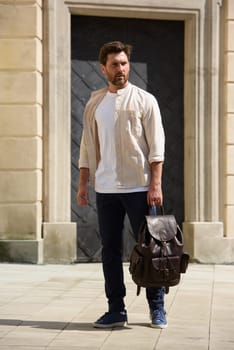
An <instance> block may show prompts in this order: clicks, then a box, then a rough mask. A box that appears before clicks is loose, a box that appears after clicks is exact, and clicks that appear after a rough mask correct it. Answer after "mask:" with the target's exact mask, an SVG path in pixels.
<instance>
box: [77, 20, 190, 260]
mask: <svg viewBox="0 0 234 350" xmlns="http://www.w3.org/2000/svg"><path fill="white" fill-rule="evenodd" d="M71 32H72V38H71V70H72V73H71V81H72V84H71V85H72V86H71V95H72V97H71V106H72V121H71V123H72V130H71V153H72V163H71V174H72V184H71V197H72V203H71V211H72V221H75V222H77V245H78V247H77V248H78V261H100V259H101V243H100V235H99V231H98V223H97V213H96V204H95V193H94V191H93V190H92V188H90V205H89V206H88V207H85V208H84V207H79V206H78V205H77V203H76V191H77V181H78V177H79V170H78V166H77V162H78V158H79V146H80V140H81V133H82V115H83V111H84V107H85V104H86V102H87V100H88V98H89V96H90V93H91V91H93V90H96V89H98V88H101V87H103V86H105V84H106V81H105V79H104V76H103V75H102V73H101V72H100V70H99V63H98V59H97V56H98V50H99V48H100V47H101V46H102V45H103V43H105V42H107V41H113V40H120V41H123V42H126V43H129V44H131V45H133V53H132V58H131V73H130V81H131V82H132V83H133V84H136V85H138V86H139V87H141V88H143V89H146V90H148V91H149V92H151V93H152V94H153V95H154V96H155V97H156V98H157V100H158V103H159V106H160V109H161V114H162V119H163V125H164V129H165V134H166V159H165V163H164V171H163V193H164V208H165V212H166V213H173V214H174V215H175V216H176V218H177V221H178V223H180V224H181V223H182V222H183V218H184V177H183V157H184V146H183V144H184V140H183V138H184V122H183V120H184V118H183V77H184V23H183V22H182V21H156V20H144V19H126V18H110V17H91V16H90V17H89V16H72V20H71ZM133 244H134V239H133V235H132V232H131V227H130V225H129V221H128V219H127V218H126V221H125V229H124V260H128V258H129V254H130V251H131V248H132V245H133Z"/></svg>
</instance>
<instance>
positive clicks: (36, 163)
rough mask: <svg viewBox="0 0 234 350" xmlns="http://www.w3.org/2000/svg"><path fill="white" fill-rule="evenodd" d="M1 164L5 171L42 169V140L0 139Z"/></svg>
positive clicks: (27, 138)
mask: <svg viewBox="0 0 234 350" xmlns="http://www.w3.org/2000/svg"><path fill="white" fill-rule="evenodd" d="M0 164H1V170H3V169H41V168H42V140H41V138H39V137H33V138H29V137H26V138H20V137H14V138H13V137H11V138H5V137H4V138H2V139H0Z"/></svg>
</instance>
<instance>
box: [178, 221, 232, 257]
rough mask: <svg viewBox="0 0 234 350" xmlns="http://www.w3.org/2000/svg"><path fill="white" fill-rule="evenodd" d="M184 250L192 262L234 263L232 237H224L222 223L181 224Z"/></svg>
mask: <svg viewBox="0 0 234 350" xmlns="http://www.w3.org/2000/svg"><path fill="white" fill-rule="evenodd" d="M183 231H184V237H185V242H186V250H187V251H188V252H189V254H190V257H191V259H192V260H195V261H198V262H201V263H211V264H230V263H234V237H229V238H228V237H224V235H223V233H224V232H223V223H222V222H186V223H184V224H183Z"/></svg>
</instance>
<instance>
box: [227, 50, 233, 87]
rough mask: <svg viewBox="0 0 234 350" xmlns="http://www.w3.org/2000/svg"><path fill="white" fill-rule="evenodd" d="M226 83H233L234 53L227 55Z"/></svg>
mask: <svg viewBox="0 0 234 350" xmlns="http://www.w3.org/2000/svg"><path fill="white" fill-rule="evenodd" d="M227 81H228V82H234V53H228V55H227Z"/></svg>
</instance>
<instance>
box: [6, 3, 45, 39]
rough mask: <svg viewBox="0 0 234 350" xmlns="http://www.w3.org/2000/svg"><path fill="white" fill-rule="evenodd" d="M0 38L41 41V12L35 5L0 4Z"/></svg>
mask: <svg viewBox="0 0 234 350" xmlns="http://www.w3.org/2000/svg"><path fill="white" fill-rule="evenodd" d="M0 18H1V25H0V37H5V38H14V37H17V38H19V37H30V38H32V37H38V38H39V39H42V10H41V8H40V7H39V6H38V5H36V4H32V5H30V4H28V5H27V4H25V5H16V4H15V1H14V3H12V4H9V3H7V4H6V3H4V4H0Z"/></svg>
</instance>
